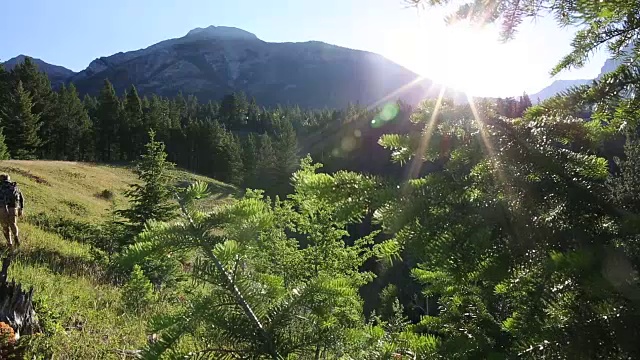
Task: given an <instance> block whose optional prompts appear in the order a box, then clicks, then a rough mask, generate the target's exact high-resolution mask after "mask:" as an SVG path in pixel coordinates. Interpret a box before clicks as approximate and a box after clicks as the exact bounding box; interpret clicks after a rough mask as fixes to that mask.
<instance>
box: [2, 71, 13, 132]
mask: <svg viewBox="0 0 640 360" xmlns="http://www.w3.org/2000/svg"><path fill="white" fill-rule="evenodd" d="M10 93H11V79H10V77H9V73H8V72H7V71H6V70H5V69H4V66H3V65H2V64H0V124H2V121H3V120H2V119H3V117H4V113H5V112H6V111H7V110H6V108H7V105H8V103H9V99H10Z"/></svg>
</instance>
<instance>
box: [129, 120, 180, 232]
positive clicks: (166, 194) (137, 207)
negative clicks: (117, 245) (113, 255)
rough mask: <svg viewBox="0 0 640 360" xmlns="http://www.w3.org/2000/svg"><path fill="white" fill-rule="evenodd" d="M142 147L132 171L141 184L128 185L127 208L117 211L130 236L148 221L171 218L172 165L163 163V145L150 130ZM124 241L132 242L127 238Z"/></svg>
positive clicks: (165, 156) (173, 207) (172, 213)
mask: <svg viewBox="0 0 640 360" xmlns="http://www.w3.org/2000/svg"><path fill="white" fill-rule="evenodd" d="M145 148H146V152H145V153H144V154H143V155H141V156H140V159H139V160H138V162H137V164H136V168H135V170H134V172H135V173H136V175H138V179H139V180H140V182H141V183H140V184H132V185H130V189H129V190H128V191H127V192H126V193H125V195H126V196H127V198H129V201H130V207H129V208H128V209H125V210H119V211H117V214H119V215H120V216H122V217H123V218H124V219H126V222H127V226H128V228H129V233H130V234H131V235H137V234H138V233H140V231H142V229H143V228H144V226H145V224H146V223H147V222H148V221H150V220H155V221H168V220H171V219H172V218H173V217H174V216H175V209H176V205H175V203H174V202H173V201H172V198H173V193H172V191H173V187H172V185H171V181H172V178H171V173H170V170H171V169H172V168H173V166H174V164H172V163H170V162H168V161H167V154H166V152H165V146H164V144H163V143H161V142H159V141H156V139H155V133H154V132H153V131H150V132H149V142H148V143H147V144H146V145H145ZM126 241H129V242H130V241H132V240H131V239H130V238H129V239H127V240H126ZM123 245H124V244H123Z"/></svg>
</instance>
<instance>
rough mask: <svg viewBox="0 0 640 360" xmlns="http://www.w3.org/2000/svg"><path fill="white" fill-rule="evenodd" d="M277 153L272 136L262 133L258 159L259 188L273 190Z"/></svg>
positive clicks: (257, 175)
mask: <svg viewBox="0 0 640 360" xmlns="http://www.w3.org/2000/svg"><path fill="white" fill-rule="evenodd" d="M276 161H277V159H276V154H275V151H274V149H273V143H272V141H271V137H269V135H267V134H262V135H260V136H259V137H258V156H257V159H256V178H257V179H260V184H259V186H258V188H259V189H264V190H267V191H268V192H270V193H271V192H272V190H273V187H274V184H275V177H276V176H275V175H276V173H275V172H276Z"/></svg>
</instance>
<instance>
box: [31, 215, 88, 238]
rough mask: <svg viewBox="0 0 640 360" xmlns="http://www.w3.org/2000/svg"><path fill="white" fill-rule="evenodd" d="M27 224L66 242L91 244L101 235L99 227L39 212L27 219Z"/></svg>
mask: <svg viewBox="0 0 640 360" xmlns="http://www.w3.org/2000/svg"><path fill="white" fill-rule="evenodd" d="M29 222H30V223H32V224H34V225H36V226H38V227H39V228H41V229H43V230H46V231H49V232H52V233H54V234H58V235H60V236H61V237H63V238H65V239H67V240H73V241H77V242H80V243H83V244H84V243H92V242H93V241H94V239H95V238H96V236H98V235H100V234H101V231H100V227H99V226H97V225H94V224H90V223H87V222H83V221H79V220H74V219H70V218H66V217H62V216H51V215H49V214H47V213H44V212H41V213H37V214H35V215H33V216H30V217H29Z"/></svg>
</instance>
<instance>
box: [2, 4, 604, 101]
mask: <svg viewBox="0 0 640 360" xmlns="http://www.w3.org/2000/svg"><path fill="white" fill-rule="evenodd" d="M0 8H1V9H2V11H1V12H0V39H2V40H0V61H2V60H7V59H9V58H12V57H14V56H16V55H18V54H26V55H30V56H33V57H37V58H40V59H42V60H44V61H47V62H49V63H52V64H56V65H62V66H65V67H67V68H70V69H72V70H75V71H79V70H82V69H84V68H85V67H86V66H87V65H88V64H89V63H90V62H91V61H92V60H93V59H95V58H97V57H100V56H108V55H111V54H113V53H116V52H120V51H130V50H136V49H140V48H144V47H147V46H149V45H152V44H154V43H157V42H159V41H162V40H165V39H168V38H175V37H181V36H183V35H185V34H186V33H187V32H188V31H189V30H191V29H193V28H195V27H205V26H209V25H226V26H235V27H238V28H242V29H245V30H247V31H250V32H252V33H254V34H256V35H257V36H258V37H259V38H261V39H262V40H265V41H271V42H282V41H308V40H319V41H324V42H327V43H332V44H336V45H341V46H345V47H350V48H355V49H361V50H367V51H372V52H376V53H380V54H382V55H384V56H385V57H387V58H389V59H391V60H393V61H396V62H398V63H400V64H401V65H403V66H405V67H407V68H409V69H411V70H413V71H415V72H417V73H419V74H421V75H423V76H425V77H428V78H432V79H436V80H438V81H441V82H444V83H451V84H450V85H454V86H459V87H463V88H468V89H469V90H470V91H473V92H475V93H477V94H478V95H496V96H506V95H513V94H519V93H521V92H522V91H528V92H535V91H537V90H539V89H540V88H542V87H544V86H546V85H548V84H549V83H550V82H551V81H552V80H551V79H550V78H549V75H548V72H549V70H550V69H551V67H552V66H553V65H554V64H555V62H556V61H557V60H559V59H560V57H561V56H562V55H564V54H565V53H566V52H567V51H568V50H569V41H570V39H571V35H572V32H571V30H567V29H564V30H561V29H558V28H557V27H556V26H555V24H554V23H553V22H552V21H550V20H548V19H539V20H537V21H536V23H531V22H526V23H525V24H524V26H523V28H522V30H521V31H520V33H519V35H518V37H517V38H516V40H514V41H512V42H510V43H508V44H506V45H499V44H497V37H496V30H495V29H494V28H492V27H489V28H487V29H485V30H484V31H482V32H481V35H478V34H480V32H476V33H470V32H469V33H467V32H466V30H464V31H458V32H456V33H455V34H456V35H455V36H451V34H452V33H453V32H452V31H450V29H448V28H446V27H445V26H444V24H443V20H442V19H443V16H444V14H445V13H446V11H445V10H444V9H443V10H440V9H425V10H418V9H415V8H409V7H407V5H406V4H405V3H404V2H403V0H322V1H318V0H288V1H287V0H268V1H264V0H110V1H92V0H58V1H51V0H20V1H17V0H9V1H5V2H3V4H2V6H1V7H0ZM605 58H606V56H605V54H603V53H599V54H597V55H596V56H595V57H594V58H593V59H592V61H591V62H590V63H589V64H588V65H587V66H586V67H584V68H583V69H580V70H578V71H571V72H568V73H563V74H560V75H559V76H558V77H557V78H562V79H575V78H592V77H595V76H596V75H597V74H598V73H599V71H600V67H601V66H602V64H603V62H604V60H605Z"/></svg>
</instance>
